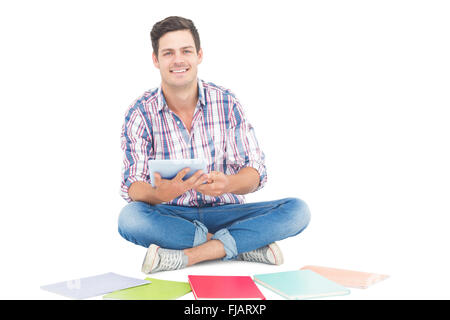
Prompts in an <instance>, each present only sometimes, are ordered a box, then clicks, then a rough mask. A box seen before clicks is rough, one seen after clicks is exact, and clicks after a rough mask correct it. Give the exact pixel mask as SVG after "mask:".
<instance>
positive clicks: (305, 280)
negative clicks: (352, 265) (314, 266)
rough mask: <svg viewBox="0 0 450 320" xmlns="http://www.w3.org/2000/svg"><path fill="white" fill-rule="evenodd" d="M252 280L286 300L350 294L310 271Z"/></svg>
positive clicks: (284, 273)
mask: <svg viewBox="0 0 450 320" xmlns="http://www.w3.org/2000/svg"><path fill="white" fill-rule="evenodd" d="M253 278H254V280H255V282H256V283H258V284H260V285H262V286H264V287H266V288H267V289H270V290H272V291H274V292H276V293H277V294H279V295H281V296H283V297H284V298H286V299H312V298H321V297H329V296H339V295H346V294H349V293H350V290H349V289H347V288H345V287H343V286H341V285H339V284H337V283H335V282H333V281H331V280H328V279H327V278H325V277H323V276H321V275H319V274H317V273H315V272H313V271H311V270H295V271H285V272H277V273H264V274H257V275H254V276H253Z"/></svg>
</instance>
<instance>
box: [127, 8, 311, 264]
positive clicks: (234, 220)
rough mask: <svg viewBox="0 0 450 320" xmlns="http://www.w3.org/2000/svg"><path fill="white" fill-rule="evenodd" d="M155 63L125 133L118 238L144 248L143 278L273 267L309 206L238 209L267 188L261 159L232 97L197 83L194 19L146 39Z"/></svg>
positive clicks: (171, 23)
mask: <svg viewBox="0 0 450 320" xmlns="http://www.w3.org/2000/svg"><path fill="white" fill-rule="evenodd" d="M151 40H152V46H153V54H152V58H153V63H154V65H155V67H156V68H158V69H159V71H160V74H161V86H160V87H159V88H156V89H153V90H149V91H147V92H145V93H144V94H143V95H142V96H141V97H140V98H138V99H137V100H136V101H135V102H134V103H133V104H132V105H131V106H130V107H129V109H128V110H127V113H126V116H125V123H124V125H123V129H122V136H121V137H122V149H123V151H124V153H125V155H124V168H123V180H122V185H121V194H122V196H123V197H124V199H125V200H127V201H128V202H129V204H127V205H126V206H125V207H124V208H123V210H122V212H121V214H120V216H119V233H120V234H121V235H122V237H124V238H125V239H126V240H128V241H131V242H133V243H135V244H138V245H141V246H144V247H146V248H147V252H146V255H145V258H144V262H143V265H142V271H143V272H144V273H155V272H158V271H165V270H176V269H180V268H184V267H186V266H190V265H193V264H196V263H198V262H201V261H206V260H213V259H223V260H230V259H237V260H245V261H257V262H263V263H269V264H275V265H279V264H281V263H283V255H282V253H281V250H280V248H279V247H278V245H277V244H276V243H275V241H278V240H281V239H284V238H287V237H291V236H294V235H296V234H298V233H300V232H301V231H303V230H304V229H305V228H306V226H307V225H308V223H309V219H310V214H309V210H308V207H307V205H306V204H305V203H304V202H303V201H302V200H299V199H296V198H286V199H282V200H276V201H267V202H261V203H251V204H247V203H245V198H244V195H245V194H247V193H251V192H254V191H256V190H259V189H260V188H262V187H263V186H264V184H265V183H266V180H267V174H266V167H265V164H264V153H263V152H262V150H261V149H260V148H259V145H258V142H257V140H256V136H255V133H254V130H253V127H252V126H251V125H250V123H249V122H248V120H247V119H246V117H245V114H244V112H243V109H242V106H241V105H240V103H239V100H238V99H237V98H236V96H235V95H234V94H233V93H232V92H230V91H229V90H227V89H225V88H223V87H220V86H217V85H215V84H212V83H207V82H204V81H202V80H200V79H198V78H197V68H198V65H199V64H200V63H201V62H202V59H203V51H202V49H201V46H200V38H199V35H198V31H197V29H196V28H195V26H194V24H193V23H192V21H191V20H188V19H185V18H181V17H168V18H166V19H164V20H162V21H160V22H158V23H156V24H155V25H154V26H153V29H152V31H151ZM191 158H203V159H205V160H206V161H207V172H202V171H201V170H199V171H197V172H195V174H194V175H192V176H191V177H190V178H188V179H183V177H184V176H185V175H186V174H187V172H188V169H184V170H181V171H180V172H179V173H178V174H177V176H176V177H175V178H173V179H171V180H168V179H163V178H161V176H160V175H159V174H158V173H155V174H154V180H155V181H154V184H155V187H152V185H151V181H150V173H149V170H148V161H149V160H151V159H191Z"/></svg>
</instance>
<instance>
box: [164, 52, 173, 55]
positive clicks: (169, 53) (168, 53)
mask: <svg viewBox="0 0 450 320" xmlns="http://www.w3.org/2000/svg"><path fill="white" fill-rule="evenodd" d="M171 54H172V52H166V53H164V54H163V56H168V55H171Z"/></svg>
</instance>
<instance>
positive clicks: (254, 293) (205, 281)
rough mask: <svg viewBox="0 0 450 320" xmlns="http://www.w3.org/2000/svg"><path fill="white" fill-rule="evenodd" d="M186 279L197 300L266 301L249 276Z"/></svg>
mask: <svg viewBox="0 0 450 320" xmlns="http://www.w3.org/2000/svg"><path fill="white" fill-rule="evenodd" d="M188 279H189V284H190V285H191V289H192V293H193V294H194V297H195V299H197V300H199V299H261V300H265V299H266V298H265V297H264V295H263V294H262V293H261V291H259V289H258V287H257V286H256V284H255V282H254V281H253V279H252V278H251V277H249V276H199V275H188Z"/></svg>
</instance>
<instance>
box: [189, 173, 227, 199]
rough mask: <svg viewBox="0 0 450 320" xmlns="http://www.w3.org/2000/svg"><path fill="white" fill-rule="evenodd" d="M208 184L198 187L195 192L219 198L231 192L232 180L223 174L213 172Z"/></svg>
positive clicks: (210, 174)
mask: <svg viewBox="0 0 450 320" xmlns="http://www.w3.org/2000/svg"><path fill="white" fill-rule="evenodd" d="M207 176H208V181H207V183H206V184H200V185H198V186H197V187H196V188H195V190H196V191H198V192H200V193H203V194H205V195H208V196H213V197H218V196H220V195H222V194H224V193H227V192H229V191H228V190H229V186H230V178H229V176H227V175H225V174H224V173H223V172H219V171H211V172H210V173H209V174H208V175H207Z"/></svg>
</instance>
